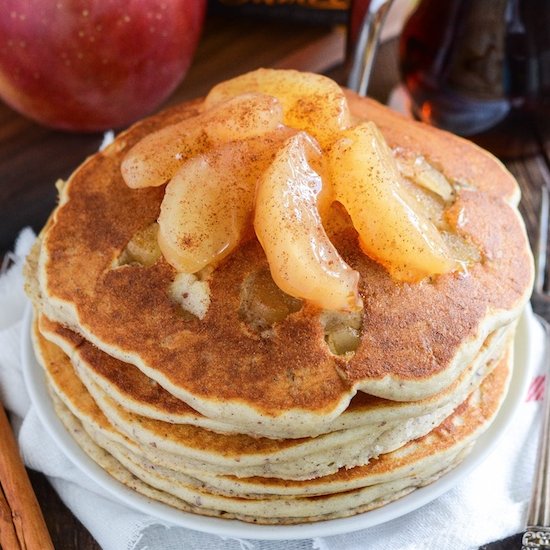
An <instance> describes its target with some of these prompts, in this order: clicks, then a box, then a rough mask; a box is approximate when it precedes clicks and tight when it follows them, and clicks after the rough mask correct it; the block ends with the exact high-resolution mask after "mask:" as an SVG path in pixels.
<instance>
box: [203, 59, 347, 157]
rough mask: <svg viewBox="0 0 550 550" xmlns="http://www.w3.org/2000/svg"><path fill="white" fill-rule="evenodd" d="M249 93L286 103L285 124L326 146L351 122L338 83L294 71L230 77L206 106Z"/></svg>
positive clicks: (273, 71)
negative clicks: (271, 97) (303, 131)
mask: <svg viewBox="0 0 550 550" xmlns="http://www.w3.org/2000/svg"><path fill="white" fill-rule="evenodd" d="M246 92H261V93H263V94H268V95H271V96H275V97H276V98H277V99H279V100H280V101H281V103H282V105H283V113H284V123H285V124H286V125H287V126H291V127H292V128H296V129H298V130H305V131H306V132H307V133H308V134H310V135H312V136H313V137H315V138H316V139H317V140H318V141H319V142H320V143H321V145H323V146H324V145H326V144H327V143H328V142H329V141H331V139H332V136H333V134H334V133H335V132H338V131H340V130H342V129H344V128H347V127H348V126H349V124H350V114H349V109H348V104H347V101H346V97H345V96H344V93H343V92H342V90H341V88H340V87H339V86H338V84H336V82H334V81H333V80H331V79H330V78H327V77H326V76H322V75H318V74H314V73H305V72H299V71H293V70H276V69H258V70H256V71H252V72H250V73H246V74H244V75H241V76H238V77H236V78H233V79H231V80H226V81H225V82H222V83H220V84H218V85H217V86H214V88H212V90H211V91H210V93H209V94H208V95H207V96H206V100H205V106H206V107H207V108H210V107H212V106H214V105H218V104H219V103H221V102H223V101H227V100H228V99H229V98H231V97H235V96H238V95H240V94H243V93H246Z"/></svg>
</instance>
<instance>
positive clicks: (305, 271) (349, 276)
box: [254, 132, 362, 310]
mask: <svg viewBox="0 0 550 550" xmlns="http://www.w3.org/2000/svg"><path fill="white" fill-rule="evenodd" d="M320 155H321V153H320V150H319V148H318V146H317V144H316V143H315V142H314V141H313V140H312V139H311V138H309V136H307V134H305V133H304V132H300V133H299V134H297V135H296V136H293V137H291V138H290V139H288V140H287V142H286V143H285V145H284V147H283V148H282V149H280V151H279V152H278V153H277V155H276V157H275V160H274V161H273V163H272V164H271V166H270V167H269V168H268V169H267V170H266V171H265V172H264V174H263V175H262V176H261V178H260V180H259V181H258V189H257V192H256V210H255V216H254V228H255V230H256V235H257V237H258V240H259V241H260V243H261V245H262V247H263V249H264V251H265V253H266V256H267V260H268V262H269V267H270V271H271V275H272V277H273V280H274V281H275V283H276V284H277V286H278V287H279V288H280V289H281V290H283V291H284V292H286V293H287V294H290V295H291V296H294V297H295V298H303V299H305V300H308V301H310V302H311V303H313V304H315V305H317V306H318V307H320V308H323V309H331V310H357V309H360V308H361V306H362V302H361V298H360V297H359V293H358V290H357V286H358V282H359V274H358V273H357V272H356V271H354V270H353V269H351V267H349V266H348V265H347V264H346V262H345V261H344V260H343V259H342V258H341V256H340V254H339V253H338V251H337V250H336V248H335V247H334V246H333V244H332V243H331V242H330V240H329V238H328V237H327V234H326V233H325V230H324V229H323V225H322V223H321V217H320V215H319V211H318V208H317V201H318V197H319V194H320V193H321V190H322V187H323V182H322V180H321V177H320V176H319V174H318V173H317V172H315V171H314V170H313V169H312V168H311V164H312V162H318V161H319V157H320ZM308 158H312V161H308Z"/></svg>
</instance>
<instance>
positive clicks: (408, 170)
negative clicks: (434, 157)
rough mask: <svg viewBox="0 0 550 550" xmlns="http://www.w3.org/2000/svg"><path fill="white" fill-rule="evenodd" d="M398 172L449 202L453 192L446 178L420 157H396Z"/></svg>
mask: <svg viewBox="0 0 550 550" xmlns="http://www.w3.org/2000/svg"><path fill="white" fill-rule="evenodd" d="M396 158H397V163H398V166H399V171H400V172H401V174H403V175H404V176H405V177H407V178H409V179H411V180H413V181H414V182H415V183H417V184H418V185H420V186H421V187H424V188H425V189H427V190H429V191H432V192H433V193H435V194H437V195H439V196H440V197H441V198H442V199H443V200H444V201H445V202H450V201H451V200H452V198H453V195H454V191H453V187H452V185H451V184H450V183H449V181H448V180H447V178H446V177H445V176H444V175H443V174H442V173H441V172H440V171H439V170H437V169H436V168H435V167H433V166H432V165H431V164H430V163H429V162H428V161H427V160H426V159H425V158H424V157H423V156H422V155H415V156H412V155H407V156H404V155H399V154H398V155H397V157H396Z"/></svg>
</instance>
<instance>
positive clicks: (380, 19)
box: [347, 0, 393, 96]
mask: <svg viewBox="0 0 550 550" xmlns="http://www.w3.org/2000/svg"><path fill="white" fill-rule="evenodd" d="M392 2H393V0H371V2H370V3H369V7H368V9H367V12H366V13H365V16H364V18H363V22H362V23H361V30H360V32H359V38H358V39H357V44H356V45H355V48H354V52H353V59H352V64H351V70H350V74H349V78H348V84H347V85H348V88H350V89H351V90H353V91H355V92H357V93H358V94H359V95H362V96H364V95H367V88H368V86H369V79H370V75H371V72H372V66H373V62H374V57H375V55H376V50H377V48H378V42H379V38H380V31H381V30H382V25H383V24H384V20H385V19H386V15H387V14H388V11H389V9H390V7H391V4H392Z"/></svg>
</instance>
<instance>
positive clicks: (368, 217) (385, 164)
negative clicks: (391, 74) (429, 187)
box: [328, 122, 462, 282]
mask: <svg viewBox="0 0 550 550" xmlns="http://www.w3.org/2000/svg"><path fill="white" fill-rule="evenodd" d="M328 170H329V174H330V178H331V183H332V186H333V189H334V196H335V199H336V200H338V201H340V202H341V203H342V204H343V205H344V207H345V208H346V210H347V211H348V213H349V215H350V217H351V219H352V222H353V225H354V227H355V229H356V230H357V232H358V233H359V239H360V243H361V247H362V249H363V251H364V252H365V253H366V254H367V255H368V256H370V257H371V258H373V259H374V260H376V261H378V262H379V263H381V264H382V265H384V266H385V267H386V268H387V269H388V271H389V272H390V273H391V274H392V276H394V277H395V278H396V279H399V280H403V281H411V282H412V281H418V280H420V279H422V278H424V277H426V276H429V275H435V274H440V273H447V272H449V271H453V270H455V269H458V268H459V267H461V265H462V264H461V262H460V261H459V260H458V259H456V258H454V257H452V254H451V252H450V250H449V248H448V247H447V245H446V243H445V241H444V239H443V238H442V236H441V234H440V232H439V231H438V230H437V229H436V227H435V226H434V224H433V223H431V222H430V220H429V219H427V218H426V217H425V216H424V215H423V213H422V211H421V209H419V208H416V209H415V207H414V204H415V201H414V199H413V198H412V197H411V196H410V195H409V194H408V193H407V191H406V189H405V187H404V186H403V185H402V184H401V183H400V174H399V171H398V169H397V164H396V161H395V159H394V157H393V155H392V152H391V150H390V148H389V147H388V145H387V143H386V141H385V139H384V137H383V136H382V134H381V133H380V131H379V130H378V128H377V127H376V125H375V124H374V123H372V122H367V123H364V124H360V125H359V126H356V127H354V128H351V129H349V130H346V131H345V132H344V133H343V134H342V137H341V138H340V139H339V140H338V141H336V142H335V143H334V144H333V146H332V147H331V148H330V151H329V153H328Z"/></svg>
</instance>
